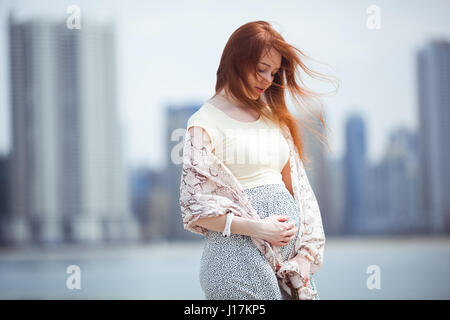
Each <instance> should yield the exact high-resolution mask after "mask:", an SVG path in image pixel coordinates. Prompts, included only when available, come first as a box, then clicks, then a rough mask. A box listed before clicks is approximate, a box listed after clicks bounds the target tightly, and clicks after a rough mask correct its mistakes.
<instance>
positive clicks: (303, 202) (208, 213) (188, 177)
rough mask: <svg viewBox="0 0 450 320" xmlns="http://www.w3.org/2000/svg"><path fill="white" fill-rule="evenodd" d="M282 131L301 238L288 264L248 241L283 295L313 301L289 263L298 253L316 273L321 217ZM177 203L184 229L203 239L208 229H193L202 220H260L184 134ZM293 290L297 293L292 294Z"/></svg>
mask: <svg viewBox="0 0 450 320" xmlns="http://www.w3.org/2000/svg"><path fill="white" fill-rule="evenodd" d="M282 131H283V135H284V137H285V138H286V141H287V142H288V145H289V163H290V172H291V181H292V189H293V193H294V199H295V201H296V202H297V204H298V207H299V208H300V226H299V228H300V230H299V237H298V238H297V241H296V243H295V244H294V246H293V249H292V251H291V253H290V255H289V258H288V260H286V261H283V260H282V258H281V255H280V251H279V247H276V246H272V245H271V244H270V243H268V242H267V241H265V240H262V239H257V238H252V241H253V242H254V244H255V245H256V247H257V248H258V249H259V250H260V251H261V253H262V254H263V255H264V257H265V258H266V259H267V261H268V263H269V264H270V266H271V267H272V269H273V271H274V272H275V274H276V276H277V277H278V279H279V280H280V281H279V283H280V285H281V286H282V287H283V289H285V291H286V292H290V293H291V296H292V297H294V298H297V299H300V300H312V299H314V297H315V296H316V295H317V292H315V291H314V289H313V288H312V286H311V285H310V283H309V282H308V284H307V285H306V286H304V284H303V281H302V277H301V276H300V270H299V265H298V263H297V262H296V260H289V259H292V258H293V257H295V256H296V255H297V254H299V255H301V256H303V257H305V258H306V259H307V260H309V261H310V262H311V269H310V271H311V273H315V272H317V271H318V270H319V269H320V267H321V266H322V262H323V254H324V244H325V235H324V231H323V226H322V218H321V215H320V210H319V206H318V203H317V200H316V197H315V195H314V192H313V190H312V188H311V186H310V183H309V181H308V178H307V175H306V172H305V169H304V166H303V162H302V160H301V159H300V157H299V155H298V153H297V150H296V149H295V146H294V143H293V139H292V136H291V134H290V131H289V129H288V128H287V127H284V128H283V130H282ZM194 140H195V141H194ZM179 201H180V207H181V213H182V220H183V225H184V229H186V230H188V231H191V232H194V233H198V234H202V235H205V233H206V231H207V229H205V228H203V227H201V226H198V225H195V224H194V223H195V221H197V220H198V219H200V218H206V217H214V216H220V215H224V214H228V213H232V214H234V215H236V216H241V217H245V218H249V219H257V220H260V219H261V218H260V217H259V215H258V213H257V212H256V211H255V210H254V208H252V206H251V204H250V202H249V201H248V199H247V196H246V194H245V192H244V189H243V188H242V186H241V184H240V183H239V181H238V180H237V178H236V177H235V176H234V175H233V174H232V172H231V171H230V170H229V169H228V167H226V165H225V164H224V163H223V162H222V161H221V160H220V159H219V158H218V157H217V156H216V155H215V154H214V153H213V152H212V151H211V150H210V148H209V147H206V146H204V145H203V144H202V143H201V139H200V141H199V142H197V138H194V137H193V136H191V134H190V132H189V131H188V130H186V135H185V141H184V149H183V168H182V175H181V182H180V199H179ZM293 288H295V289H297V290H295V289H294V290H292V291H291V289H293ZM298 289H300V290H298ZM297 295H298V297H297Z"/></svg>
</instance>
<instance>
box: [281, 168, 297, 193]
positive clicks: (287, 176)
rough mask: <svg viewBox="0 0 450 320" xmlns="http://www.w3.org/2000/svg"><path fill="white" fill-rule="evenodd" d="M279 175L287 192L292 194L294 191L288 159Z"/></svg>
mask: <svg viewBox="0 0 450 320" xmlns="http://www.w3.org/2000/svg"><path fill="white" fill-rule="evenodd" d="M281 177H282V179H283V182H284V185H285V186H286V189H288V191H289V193H290V194H291V195H292V196H294V191H293V190H292V181H291V166H290V162H289V160H288V162H287V163H286V165H285V166H284V168H283V170H282V171H281Z"/></svg>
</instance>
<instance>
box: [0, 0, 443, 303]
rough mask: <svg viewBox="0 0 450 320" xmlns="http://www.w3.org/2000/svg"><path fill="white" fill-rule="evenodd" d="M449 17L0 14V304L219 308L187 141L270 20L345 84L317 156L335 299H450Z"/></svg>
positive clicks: (328, 280) (313, 174)
mask: <svg viewBox="0 0 450 320" xmlns="http://www.w3.org/2000/svg"><path fill="white" fill-rule="evenodd" d="M449 12H450V2H448V1H446V0H442V1H438V0H431V1H404V0H398V1H387V0H380V1H376V2H373V1H364V0H363V1H349V0H345V1H339V2H336V1H328V0H322V1H314V2H313V1H298V0H297V1H276V2H275V1H272V2H261V1H235V0H231V1H227V2H218V1H169V2H162V1H137V0H129V1H126V2H124V1H100V0H91V1H81V0H80V1H76V2H72V1H71V2H68V1H43V0H40V1H31V0H30V1H25V0H14V1H12V0H2V1H1V2H0V244H1V246H0V298H1V299H23V298H27V299H54V298H57V299H109V298H112V299H204V296H203V293H202V291H201V287H200V284H199V279H198V273H199V265H200V258H201V254H202V250H203V238H202V237H201V236H199V235H196V234H193V233H190V232H187V231H185V230H184V229H183V226H182V222H181V213H180V210H179V203H178V195H179V181H180V174H181V164H180V156H181V152H182V140H183V135H184V129H185V126H186V121H187V119H188V118H189V117H190V115H191V114H192V113H194V112H195V111H196V110H198V108H200V106H201V105H202V104H203V103H204V102H205V101H206V100H207V99H209V98H210V97H211V96H212V95H213V94H214V87H215V81H216V71H217V68H218V65H219V61H220V57H221V54H222V50H223V48H224V46H225V44H226V42H227V40H228V38H229V36H230V35H231V34H232V32H233V31H234V30H236V29H237V28H238V27H239V26H241V25H242V24H244V23H247V22H250V21H255V20H265V21H268V22H270V23H272V24H273V26H274V27H275V29H277V30H278V31H279V32H280V33H281V34H282V36H283V37H284V38H285V39H286V40H287V41H288V42H290V43H292V44H293V45H295V46H297V47H298V48H300V49H301V50H303V51H304V52H305V53H306V54H307V55H308V56H311V57H312V58H314V59H316V60H318V61H320V62H323V63H325V64H327V65H329V66H330V67H331V68H328V69H318V68H315V66H312V65H310V66H311V67H312V68H313V69H315V70H317V71H321V72H324V73H327V74H332V75H335V76H337V77H338V78H339V79H340V80H341V87H340V88H339V92H338V94H337V95H334V96H331V97H326V98H324V99H323V102H324V106H325V109H324V111H325V121H326V122H327V125H328V126H329V129H330V131H329V132H327V137H328V139H329V143H330V147H331V149H332V152H330V151H329V150H328V149H327V148H325V147H324V146H323V145H321V144H319V143H318V141H317V140H315V139H313V138H312V137H311V136H307V138H306V141H305V143H306V150H307V153H308V154H309V155H310V158H311V160H312V163H311V165H310V166H308V167H307V173H308V177H309V180H310V183H311V185H312V187H313V189H314V191H315V193H316V196H317V198H318V201H319V206H320V208H321V214H322V219H323V225H324V228H325V234H326V237H327V243H326V246H325V256H324V265H323V267H322V269H321V270H320V271H319V272H318V273H317V274H316V275H315V277H316V284H317V287H318V290H319V294H320V297H321V299H449V298H450V277H449V276H450V275H449V270H450V194H449V190H450V186H449V183H450V167H449V166H450V154H449V141H450V42H449V39H450V19H449ZM312 89H315V90H316V91H324V90H321V89H323V86H322V85H321V84H316V86H315V87H314V86H312ZM325 91H326V90H325ZM71 265H75V266H78V267H79V269H78V270H79V274H78V275H79V278H78V280H79V283H81V286H80V287H79V288H75V289H73V288H71V287H70V285H68V281H69V280H70V279H72V278H71V277H72V276H73V274H72V273H71V272H70V271H69V269H68V267H69V266H71ZM373 270H375V271H373ZM374 283H376V285H375V287H374V285H373V284H374ZM371 284H372V285H371Z"/></svg>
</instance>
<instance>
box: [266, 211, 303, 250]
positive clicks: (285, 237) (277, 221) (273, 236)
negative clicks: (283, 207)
mask: <svg viewBox="0 0 450 320" xmlns="http://www.w3.org/2000/svg"><path fill="white" fill-rule="evenodd" d="M289 219H290V217H289V216H281V215H272V216H269V217H267V218H265V219H262V220H261V236H260V237H261V238H262V239H263V240H266V241H267V242H269V243H270V244H272V245H273V246H277V247H280V246H286V245H288V244H289V242H290V241H291V240H292V239H293V238H294V237H295V234H296V233H297V227H296V226H295V221H292V222H286V221H288V220H289Z"/></svg>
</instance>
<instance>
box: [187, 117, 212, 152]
mask: <svg viewBox="0 0 450 320" xmlns="http://www.w3.org/2000/svg"><path fill="white" fill-rule="evenodd" d="M191 127H200V128H202V129H203V130H205V131H206V133H207V134H208V136H209V139H210V140H211V146H212V150H214V149H215V147H216V135H215V130H214V128H213V126H212V125H211V124H210V123H208V121H205V120H203V119H200V118H197V117H191V118H190V119H189V120H188V123H187V130H189V129H190V128H191Z"/></svg>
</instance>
